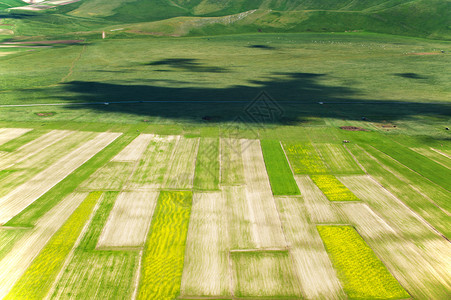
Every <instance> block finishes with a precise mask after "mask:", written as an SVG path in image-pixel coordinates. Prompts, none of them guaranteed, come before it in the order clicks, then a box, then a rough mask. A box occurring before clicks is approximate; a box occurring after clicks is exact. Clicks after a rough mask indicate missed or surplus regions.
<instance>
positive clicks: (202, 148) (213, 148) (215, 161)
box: [194, 138, 219, 190]
mask: <svg viewBox="0 0 451 300" xmlns="http://www.w3.org/2000/svg"><path fill="white" fill-rule="evenodd" d="M218 185H219V140H218V139H207V138H206V139H201V140H200V145H199V152H198V154H197V160H196V173H195V177H194V188H195V189H198V190H217V189H218Z"/></svg>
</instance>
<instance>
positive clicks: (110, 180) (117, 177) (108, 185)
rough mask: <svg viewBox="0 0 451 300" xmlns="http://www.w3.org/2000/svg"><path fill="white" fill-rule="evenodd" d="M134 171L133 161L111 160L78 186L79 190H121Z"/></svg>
mask: <svg viewBox="0 0 451 300" xmlns="http://www.w3.org/2000/svg"><path fill="white" fill-rule="evenodd" d="M132 172H133V163H132V162H109V163H107V164H106V165H105V166H103V167H101V168H100V169H98V170H97V171H95V172H94V173H93V174H92V175H91V176H89V178H88V179H86V180H85V181H84V182H83V183H82V184H81V185H80V186H79V187H78V190H88V191H117V190H121V189H122V186H123V185H124V183H125V182H126V180H127V179H128V177H129V176H130V174H132Z"/></svg>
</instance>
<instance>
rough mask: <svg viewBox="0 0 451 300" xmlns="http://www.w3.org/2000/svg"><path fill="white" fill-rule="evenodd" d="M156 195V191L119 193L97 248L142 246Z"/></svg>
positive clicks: (155, 201)
mask: <svg viewBox="0 0 451 300" xmlns="http://www.w3.org/2000/svg"><path fill="white" fill-rule="evenodd" d="M158 195H159V193H158V192H156V191H144V192H143V191H139V192H137V191H125V192H122V193H120V194H119V196H118V197H117V200H116V202H115V203H114V207H113V209H112V210H111V213H110V215H109V217H108V220H107V222H106V224H105V227H104V228H103V230H102V233H101V234H100V237H99V241H98V243H97V248H98V249H105V248H115V247H125V248H127V247H130V248H133V247H142V246H144V243H145V241H146V237H147V230H148V228H149V227H150V222H151V220H152V215H153V211H154V209H155V205H156V203H157V198H158Z"/></svg>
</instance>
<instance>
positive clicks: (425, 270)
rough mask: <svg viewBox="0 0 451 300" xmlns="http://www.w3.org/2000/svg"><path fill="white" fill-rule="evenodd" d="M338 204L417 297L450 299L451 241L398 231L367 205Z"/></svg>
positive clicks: (394, 273)
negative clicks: (409, 235)
mask: <svg viewBox="0 0 451 300" xmlns="http://www.w3.org/2000/svg"><path fill="white" fill-rule="evenodd" d="M337 206H339V207H340V209H341V210H342V211H343V212H344V213H346V214H347V215H348V217H349V219H350V221H351V223H352V224H354V225H355V226H356V228H357V231H358V232H359V234H361V235H362V237H363V238H364V239H365V241H366V242H367V243H368V244H369V245H370V247H371V248H372V249H373V251H374V252H375V253H376V254H377V256H378V257H379V258H380V259H381V260H382V261H383V263H384V264H385V265H386V266H387V268H388V269H389V271H390V272H391V273H392V274H393V275H394V276H395V278H396V279H397V280H398V281H399V282H400V283H401V285H402V286H403V287H404V288H406V289H407V291H408V292H409V293H410V294H411V295H412V296H413V298H416V299H447V298H449V297H448V296H449V291H450V290H451V260H450V257H451V244H450V243H449V242H447V241H445V240H443V239H441V238H439V237H435V238H424V239H417V240H416V241H415V242H413V240H412V239H410V238H408V234H406V233H405V232H403V231H400V230H396V228H394V227H392V226H390V225H389V224H388V223H387V222H386V221H385V220H384V219H383V218H381V217H380V216H379V215H377V214H376V213H375V212H374V211H372V210H371V208H370V207H368V206H367V205H366V204H363V203H349V204H338V205H337Z"/></svg>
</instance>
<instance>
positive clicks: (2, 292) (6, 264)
mask: <svg viewBox="0 0 451 300" xmlns="http://www.w3.org/2000/svg"><path fill="white" fill-rule="evenodd" d="M87 196H88V193H74V194H70V195H69V196H67V197H66V198H64V199H63V200H62V201H60V202H59V203H58V204H57V205H56V206H55V207H53V208H52V209H51V210H50V211H48V212H47V213H46V214H45V215H44V216H42V217H41V218H40V219H39V221H38V222H37V223H36V225H35V226H34V227H33V229H31V230H30V231H29V232H28V233H26V234H25V235H24V236H23V237H22V238H21V239H20V240H19V241H17V242H16V244H15V245H14V247H13V248H12V249H11V250H10V252H9V253H8V254H7V255H6V256H5V257H4V258H3V259H2V260H1V261H0V299H2V298H3V297H5V296H6V294H7V293H8V292H9V290H10V289H11V288H12V287H13V285H14V283H15V282H16V281H17V280H18V279H19V278H20V277H21V276H22V274H23V273H24V272H25V270H26V269H27V268H28V266H29V265H30V264H31V262H32V261H33V259H34V258H35V257H36V256H37V255H38V254H39V252H40V251H41V250H42V248H44V246H45V244H47V242H48V241H49V239H50V238H51V237H52V236H53V235H54V234H55V233H56V232H57V231H58V229H59V228H60V227H61V226H62V225H63V224H64V222H65V221H66V220H67V219H68V218H69V216H70V215H71V214H72V213H73V212H74V211H75V209H76V208H77V207H78V206H79V205H80V204H81V203H82V202H83V200H84V199H85V198H86V197H87Z"/></svg>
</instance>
